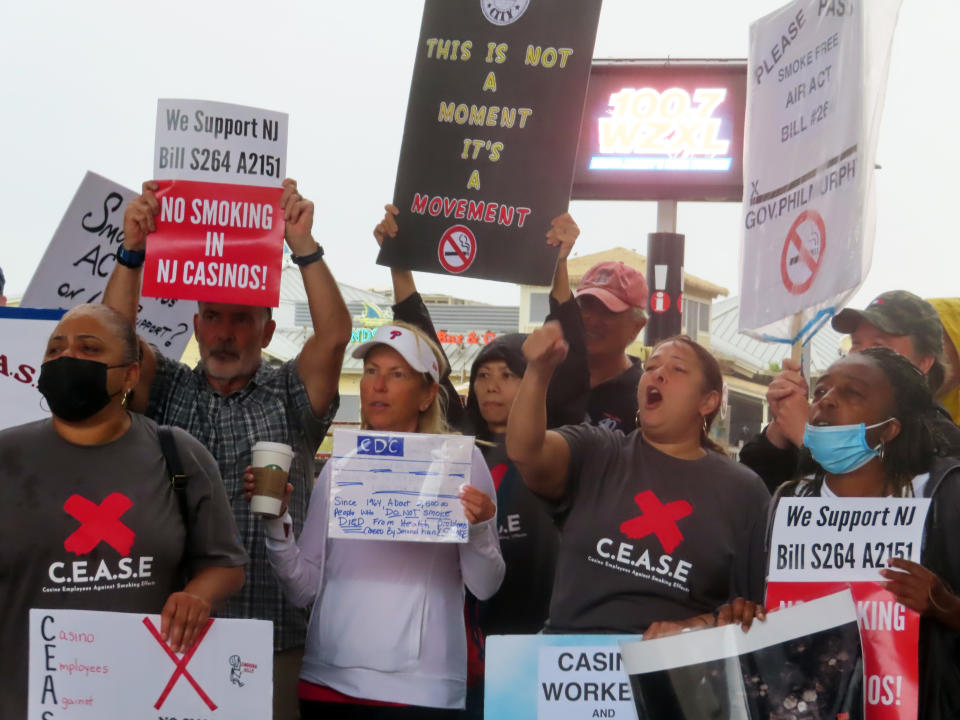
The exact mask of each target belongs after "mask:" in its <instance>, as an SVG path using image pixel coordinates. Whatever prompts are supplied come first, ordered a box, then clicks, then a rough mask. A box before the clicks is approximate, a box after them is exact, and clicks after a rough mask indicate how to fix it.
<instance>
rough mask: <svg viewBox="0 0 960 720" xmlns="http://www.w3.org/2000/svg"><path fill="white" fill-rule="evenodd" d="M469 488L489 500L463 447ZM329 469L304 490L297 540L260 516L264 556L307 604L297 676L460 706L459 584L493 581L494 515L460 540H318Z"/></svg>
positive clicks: (491, 492)
mask: <svg viewBox="0 0 960 720" xmlns="http://www.w3.org/2000/svg"><path fill="white" fill-rule="evenodd" d="M471 465H472V467H471V472H470V484H471V485H473V486H474V487H476V488H477V489H479V490H481V491H483V492H485V493H486V494H487V495H488V496H489V497H490V499H491V500H493V501H494V502H496V491H495V489H494V486H493V480H492V478H491V477H490V471H489V470H488V469H487V465H486V463H485V462H484V460H483V456H482V455H481V454H480V451H479V450H477V448H476V447H474V449H473V457H472V463H471ZM330 474H331V465H330V463H328V464H327V465H326V466H325V467H324V469H323V472H321V473H320V478H319V479H318V481H317V485H316V487H315V488H314V491H313V495H312V496H311V499H310V507H309V509H308V511H307V519H306V522H305V523H304V527H303V532H302V533H301V534H300V538H299V541H298V542H294V539H293V538H292V537H289V536H287V535H286V534H285V532H284V530H283V524H284V522H285V521H286V522H288V523H289V520H287V519H286V518H284V519H280V520H267V521H265V525H266V527H265V530H266V534H267V555H268V557H269V559H270V564H271V565H272V566H273V570H274V572H275V573H276V575H277V578H278V579H279V581H280V584H281V586H282V587H283V591H284V594H285V595H286V596H287V598H288V599H289V600H290V602H292V603H293V604H295V605H297V606H301V607H307V606H308V605H310V603H313V612H312V613H311V616H310V625H309V627H308V628H307V645H306V650H305V653H304V657H303V666H302V669H301V671H300V677H301V678H302V679H304V680H306V681H308V682H311V683H314V684H317V685H326V686H328V687H331V688H333V689H334V690H337V691H339V692H342V693H345V694H347V695H351V696H353V697H357V698H365V699H368V700H382V701H387V702H397V703H404V704H408V705H421V706H425V707H436V708H462V707H463V706H464V701H465V697H466V677H467V645H466V631H465V628H464V623H463V603H464V589H463V588H464V585H466V586H467V587H468V588H469V589H470V592H472V593H473V594H474V595H476V596H477V597H478V598H480V599H481V600H485V599H487V598H489V597H490V596H492V595H493V594H494V593H495V592H496V591H497V589H498V588H499V587H500V583H501V581H502V580H503V573H504V563H503V556H502V555H501V554H500V540H499V537H498V535H497V521H496V517H494V518H492V519H490V520H487V521H486V522H483V523H478V524H476V525H471V526H470V531H469V541H468V542H467V543H463V544H452V543H423V542H396V541H381V540H340V539H336V540H331V539H328V538H327V523H328V517H329V498H330Z"/></svg>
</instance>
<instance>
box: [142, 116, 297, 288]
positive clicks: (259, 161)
mask: <svg viewBox="0 0 960 720" xmlns="http://www.w3.org/2000/svg"><path fill="white" fill-rule="evenodd" d="M286 150H287V116H286V115H285V114H283V113H276V112H271V111H267V110H260V109H257V108H249V107H243V106H240V105H228V104H225V103H213V102H203V101H198V100H160V101H159V102H158V103H157V142H156V153H155V156H154V177H155V178H157V179H158V181H159V184H160V189H159V191H158V192H157V193H156V194H157V197H158V199H159V200H160V214H159V215H158V216H157V231H156V232H155V233H153V234H152V235H151V236H150V239H149V241H148V243H147V260H146V264H145V267H144V275H143V294H144V295H145V296H149V297H153V296H157V295H165V296H167V297H174V298H183V299H190V300H200V301H208V302H228V303H234V304H238V305H262V306H268V307H274V306H276V305H277V304H278V302H279V299H280V269H281V265H282V261H283V234H284V223H283V214H282V212H281V210H280V197H281V196H282V194H283V190H282V188H281V187H280V184H281V182H282V181H283V178H284V173H285V170H286Z"/></svg>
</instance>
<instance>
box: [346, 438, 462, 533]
mask: <svg viewBox="0 0 960 720" xmlns="http://www.w3.org/2000/svg"><path fill="white" fill-rule="evenodd" d="M473 442H474V439H473V438H472V437H463V436H459V435H427V434H425V433H384V432H376V431H373V430H343V429H337V430H336V431H335V432H334V434H333V457H332V458H331V460H330V462H332V463H333V471H332V473H331V477H330V537H332V538H358V539H367V540H407V541H419V542H452V543H464V542H467V535H468V530H469V526H468V523H467V519H466V516H465V515H464V513H463V506H462V505H461V504H460V499H459V492H460V486H461V485H464V484H469V483H470V465H471V457H472V454H473Z"/></svg>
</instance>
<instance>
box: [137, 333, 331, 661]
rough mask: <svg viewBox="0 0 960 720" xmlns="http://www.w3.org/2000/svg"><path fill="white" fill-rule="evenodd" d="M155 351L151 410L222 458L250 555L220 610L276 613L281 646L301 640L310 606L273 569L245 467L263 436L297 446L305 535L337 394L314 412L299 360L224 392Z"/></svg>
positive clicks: (296, 520) (297, 500)
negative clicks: (286, 593)
mask: <svg viewBox="0 0 960 720" xmlns="http://www.w3.org/2000/svg"><path fill="white" fill-rule="evenodd" d="M156 358H157V372H156V377H155V378H154V380H153V384H152V385H151V386H150V402H149V405H148V407H147V416H148V417H150V418H153V419H154V420H156V421H157V422H158V423H161V424H165V425H176V426H177V427H181V428H183V429H184V430H186V431H187V432H189V433H190V434H191V435H193V436H194V437H195V438H197V440H199V441H200V442H201V443H203V444H204V445H205V446H206V448H207V449H208V450H209V451H210V453H211V454H212V455H213V457H214V458H216V460H217V465H219V467H220V475H221V476H222V477H223V482H224V485H226V489H227V499H228V500H229V501H230V505H231V507H232V508H233V514H234V516H235V517H236V519H237V528H238V529H239V531H240V534H241V536H242V537H241V539H242V541H243V545H244V547H245V548H246V550H247V553H248V554H249V555H250V564H249V565H247V581H246V584H245V585H244V586H243V589H242V590H240V592H238V593H237V594H236V595H234V596H233V597H232V598H231V599H230V600H229V601H228V602H227V604H226V606H225V607H224V608H223V609H222V610H221V611H220V612H219V613H218V614H219V615H220V616H222V617H237V618H258V619H261V620H272V621H273V642H274V650H275V651H277V652H279V651H281V650H285V649H287V648H290V647H295V646H298V645H303V644H304V639H305V637H306V628H307V624H306V620H307V616H306V612H305V611H304V610H303V609H301V608H296V607H294V606H293V605H291V604H290V603H288V602H287V601H286V600H285V599H284V597H283V593H282V592H281V590H280V585H279V584H278V583H277V580H276V578H275V577H274V575H273V571H272V570H271V569H270V564H269V563H268V562H267V552H266V543H265V541H264V534H263V526H262V524H261V522H260V520H259V518H258V517H257V516H255V515H253V514H252V513H251V512H250V503H249V502H247V500H246V499H245V498H244V497H243V470H244V468H245V467H246V466H247V465H249V464H250V448H251V447H252V446H253V445H254V443H256V442H258V441H260V440H268V441H270V442H280V443H286V444H287V445H290V446H291V447H292V448H293V449H294V457H293V462H292V464H291V465H290V482H291V483H293V486H294V488H295V489H294V492H293V497H292V498H291V500H290V516H291V517H292V518H293V527H294V531H295V533H296V535H297V536H299V535H300V530H301V529H302V528H303V521H304V518H305V517H306V514H307V505H308V504H309V501H310V492H311V491H312V489H313V483H314V465H313V457H314V453H315V452H316V450H317V448H318V447H319V445H320V443H321V442H322V441H323V438H324V435H325V434H326V432H327V428H328V427H329V426H330V423H331V422H332V420H333V416H334V415H335V414H336V412H337V407H338V406H339V397H338V396H337V397H335V398H334V400H333V402H331V403H330V407H328V408H327V411H326V413H325V414H324V415H323V417H319V418H318V417H316V416H315V415H314V414H313V411H312V410H311V408H310V398H309V397H308V396H307V389H306V388H305V387H304V385H303V381H302V380H301V379H300V375H299V374H298V372H297V361H296V359H294V360H290V361H288V362H286V363H284V364H283V365H281V366H280V367H279V368H269V367H266V366H265V365H262V364H261V365H260V368H259V369H258V370H257V372H256V374H255V375H254V376H253V379H252V380H251V381H250V382H249V383H247V385H246V387H244V388H243V389H242V390H238V391H236V392H234V393H231V394H230V395H227V396H226V397H224V396H223V395H220V394H219V393H217V392H216V391H214V389H213V388H212V387H211V386H210V384H209V383H208V382H207V379H206V376H205V374H204V372H203V370H202V369H201V368H200V366H199V365H198V366H197V367H196V368H194V369H193V370H191V369H190V368H189V367H187V366H186V365H183V364H181V363H178V362H176V361H173V360H170V359H168V358H166V357H164V356H163V355H162V354H161V353H160V352H157V353H156Z"/></svg>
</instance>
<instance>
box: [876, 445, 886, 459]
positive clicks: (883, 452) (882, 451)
mask: <svg viewBox="0 0 960 720" xmlns="http://www.w3.org/2000/svg"><path fill="white" fill-rule="evenodd" d="M877 454H878V455H879V456H880V462H883V459H884V458H885V457H886V456H887V445H886V443H880V450H879V451H878V453H877Z"/></svg>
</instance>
